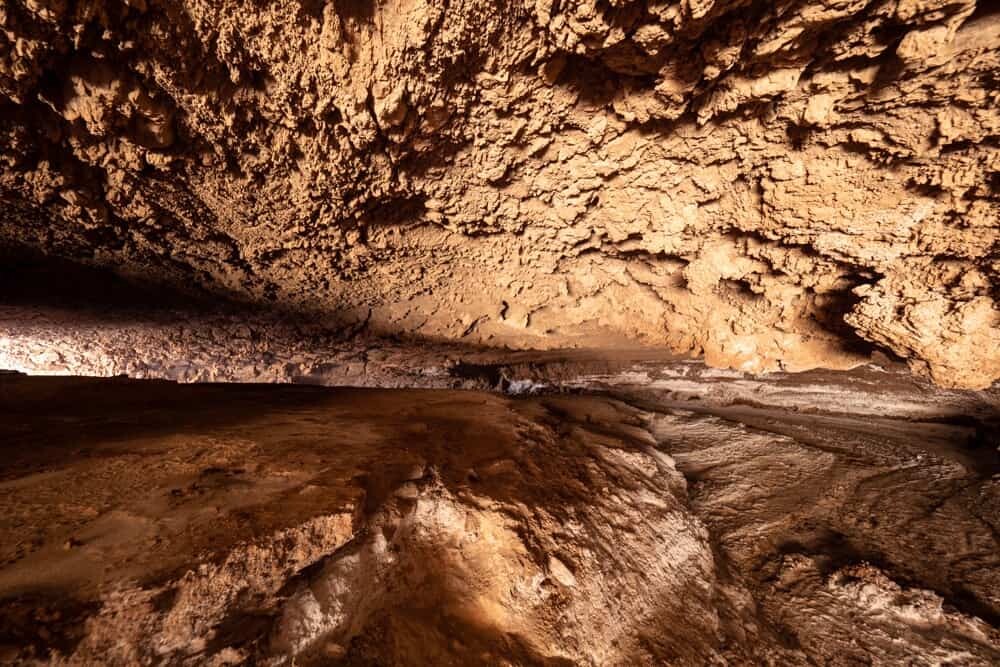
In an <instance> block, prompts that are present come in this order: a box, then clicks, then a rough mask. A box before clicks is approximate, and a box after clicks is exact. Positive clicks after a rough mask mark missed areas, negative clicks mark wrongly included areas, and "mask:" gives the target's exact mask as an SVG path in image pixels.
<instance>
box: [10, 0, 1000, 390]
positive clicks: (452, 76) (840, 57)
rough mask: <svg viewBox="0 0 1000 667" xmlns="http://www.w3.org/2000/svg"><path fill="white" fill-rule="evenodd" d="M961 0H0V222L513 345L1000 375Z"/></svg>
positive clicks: (991, 17) (108, 257)
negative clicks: (649, 349)
mask: <svg viewBox="0 0 1000 667" xmlns="http://www.w3.org/2000/svg"><path fill="white" fill-rule="evenodd" d="M998 76H1000V14H998V12H997V6H996V4H995V3H989V2H979V3H976V2H973V1H970V0H874V1H873V0H822V1H820V2H815V1H814V2H806V1H796V0H783V1H778V2H772V1H763V0H718V1H713V0H681V1H680V2H666V1H658V0H647V1H635V0H495V1H490V2H484V1H482V0H479V1H475V0H381V1H376V0H331V1H328V2H320V1H318V0H278V1H275V2H268V3H260V2H249V1H240V0H224V1H215V0H212V1H211V2H210V1H208V0H123V1H110V2H97V1H94V0H80V1H77V2H74V1H72V0H7V1H6V2H4V3H3V4H2V5H0V146H2V150H0V163H2V166H0V246H4V247H5V248H6V249H7V250H11V251H15V252H21V251H24V250H31V251H42V252H43V253H45V254H47V255H51V256H61V257H66V258H71V259H76V260H80V261H83V262H85V263H91V264H97V265H104V266H111V267H116V268H117V269H118V270H119V271H121V272H122V273H123V274H125V275H129V276H136V277H142V278H144V279H147V280H152V281H156V282H165V283H169V284H172V285H179V286H186V287H192V288H197V289H200V290H207V291H209V292H210V293H213V294H219V295H225V296H227V297H235V298H237V299H240V300H243V301H247V302H250V303H254V304H265V303H274V304H279V305H280V306H281V307H283V308H288V309H293V310H297V311H304V312H307V313H314V314H316V315H317V317H318V318H319V321H322V322H325V323H331V324H337V325H340V324H344V325H347V326H351V327H353V328H355V329H356V328H357V327H360V326H364V327H365V328H366V329H367V330H368V331H370V332H372V333H376V334H379V333H385V334H395V335H407V336H413V337H418V338H421V339H424V340H451V341H455V340H458V341H461V342H463V343H469V344H487V345H495V346H503V345H507V346H512V347H523V348H528V347H532V348H546V347H547V348H552V347H565V346H611V345H622V344H625V343H628V344H636V343H639V344H643V345H652V346H655V347H660V348H670V349H672V350H674V351H676V352H681V353H693V354H702V355H704V357H705V359H706V361H708V363H710V364H713V365H721V366H730V367H734V368H739V369H741V370H744V371H765V370H773V369H777V368H783V369H786V370H802V369H808V368H813V367H818V366H822V367H829V368H843V367H848V366H852V365H856V364H857V363H859V361H860V360H861V359H863V358H864V355H865V354H867V353H868V352H870V351H871V349H872V346H874V347H877V348H879V349H881V350H883V351H887V352H891V353H893V354H895V355H897V356H899V357H902V358H905V359H907V360H908V361H909V363H910V365H911V367H912V368H913V369H914V370H915V371H916V372H918V373H921V374H925V375H929V376H930V377H931V378H932V379H933V380H934V381H935V382H937V383H939V384H942V385H946V386H955V387H967V388H983V387H987V386H989V385H990V384H991V382H993V381H994V380H996V379H997V378H1000V352H998V351H1000V311H998V302H1000V287H998V285H1000V250H998V238H1000V224H998V220H1000V152H998V150H997V146H998V143H1000V113H998V111H997V105H998V101H1000V99H998V96H1000V93H998V89H1000V86H998V83H1000V82H998Z"/></svg>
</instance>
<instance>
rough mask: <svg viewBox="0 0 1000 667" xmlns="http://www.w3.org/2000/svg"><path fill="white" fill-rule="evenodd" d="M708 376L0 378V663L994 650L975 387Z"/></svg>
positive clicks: (991, 513) (878, 658)
mask: <svg viewBox="0 0 1000 667" xmlns="http://www.w3.org/2000/svg"><path fill="white" fill-rule="evenodd" d="M687 366H689V367H693V366H694V364H692V363H690V362H689V363H688V364H687ZM682 370H685V369H682ZM712 373H713V374H714V375H712V374H709V373H705V374H702V375H699V374H697V373H693V372H686V373H679V374H675V375H674V376H673V377H669V378H667V379H666V380H665V381H666V382H668V383H669V382H674V383H676V384H675V385H673V386H674V388H680V387H682V386H683V383H685V382H686V383H687V387H688V390H689V391H697V392H699V393H703V394H704V397H705V400H702V401H697V400H691V396H686V397H681V396H674V395H672V394H670V393H668V391H667V389H668V387H670V386H671V385H669V384H667V385H663V384H657V383H655V382H654V383H650V382H648V381H643V379H642V378H640V377H638V376H637V375H636V374H632V376H631V379H629V378H628V377H625V376H622V377H620V378H618V379H619V381H618V382H617V383H615V384H613V385H611V386H610V387H609V388H610V389H611V391H614V392H617V397H616V398H611V397H610V396H609V395H608V394H605V395H604V396H602V397H595V396H581V395H576V396H551V395H550V396H539V397H532V398H526V399H513V398H509V397H503V396H498V395H496V394H486V393H480V392H470V391H464V392H457V391H425V390H359V389H338V390H331V389H328V388H319V387H302V386H288V385H285V386H277V385H247V384H213V385H209V384H194V385H174V384H171V383H165V382H150V381H136V380H128V379H93V378H32V377H22V376H17V375H8V376H3V375H0V448H2V453H3V456H2V457H0V510H2V512H0V661H3V662H4V663H5V664H7V663H11V664H56V665H59V664H70V665H77V664H96V663H99V664H103V665H136V664H167V665H225V664H260V665H288V664H297V665H371V664H378V665H427V664H459V665H467V664H502V665H593V664H601V665H679V666H687V665H692V666H695V665H698V666H700V665H706V664H711V665H759V664H775V665H816V664H828V665H854V664H907V665H937V664H961V665H975V666H980V665H982V666H983V667H985V666H987V665H994V664H996V663H997V660H998V659H1000V631H998V627H997V619H998V618H1000V577H998V573H1000V550H998V543H997V536H998V530H997V528H998V526H997V520H998V516H1000V514H998V512H997V509H998V508H1000V483H998V478H997V475H996V473H997V471H1000V456H998V452H997V451H996V450H995V448H992V447H990V446H984V445H989V444H990V442H991V441H990V440H989V438H991V437H994V436H995V435H996V433H997V431H996V429H997V428H998V427H1000V423H998V422H997V420H996V416H997V413H996V411H995V410H994V411H993V412H992V413H990V415H992V416H991V417H989V416H988V418H983V417H982V415H980V414H975V413H974V412H972V411H970V410H969V409H968V408H969V405H968V404H967V405H965V406H961V405H960V404H959V403H952V404H951V405H950V406H949V408H950V409H956V408H957V409H958V410H959V411H958V412H956V413H953V414H951V415H950V417H949V414H948V413H949V411H948V410H941V408H942V407H943V406H944V405H945V404H946V403H947V402H948V399H949V397H952V398H953V395H954V394H960V393H965V394H972V393H974V392H955V391H948V390H942V389H928V388H926V387H923V388H916V389H915V388H913V387H909V388H908V386H907V383H909V382H912V381H913V379H912V378H909V377H905V376H904V377H903V378H897V377H890V378H889V379H882V380H881V381H872V379H873V376H865V375H858V374H857V373H856V372H855V373H853V374H852V375H851V376H850V378H845V377H844V374H840V379H841V380H842V381H846V380H850V382H848V383H846V384H845V383H844V382H841V383H838V382H837V381H827V382H823V383H820V384H817V385H815V386H814V385H810V384H803V383H802V382H801V377H802V376H789V377H787V378H785V379H783V380H780V381H777V380H775V382H774V383H773V384H771V383H770V382H760V381H757V382H756V383H755V384H756V385H757V387H756V390H753V389H752V388H748V387H747V386H746V384H745V383H744V382H742V381H727V380H726V379H725V378H726V376H727V375H735V373H732V372H730V371H713V372H712ZM826 374H827V375H834V374H831V373H829V372H826ZM720 377H721V378H722V379H721V380H720ZM772 379H775V378H772ZM886 388H892V389H893V390H894V391H895V392H897V394H896V398H898V399H909V400H910V401H911V403H910V404H906V403H905V400H904V401H903V402H900V403H899V404H896V405H894V404H893V402H892V400H891V398H892V395H890V394H888V393H887V392H886V391H885V389H886ZM727 390H728V391H730V392H731V393H730V394H729V396H730V398H729V399H728V400H726V396H725V394H726V392H727ZM746 391H750V393H751V394H752V396H753V397H754V399H755V402H754V404H753V405H748V404H747V403H746V402H745V401H734V400H733V398H732V397H738V396H741V395H742V393H744V392H746ZM935 395H937V396H935ZM844 396H851V397H855V399H857V400H863V398H864V397H868V398H869V402H870V404H871V405H870V409H869V411H867V412H856V413H854V414H849V415H845V414H843V413H842V412H839V411H841V410H843V408H844V402H843V401H842V400H840V399H842V398H843V397H844ZM720 397H721V398H722V399H723V400H722V401H721V402H720V401H716V400H715V399H716V398H720ZM930 397H936V398H939V399H943V400H938V401H936V403H935V406H933V407H936V408H937V411H931V410H921V409H919V408H920V405H919V404H920V402H921V401H927V400H928V399H929V398H930ZM679 399H682V400H679ZM630 404H631V405H630ZM800 404H801V405H808V406H810V411H809V412H807V411H805V410H802V411H800V410H798V409H788V406H798V405H800ZM635 406H641V409H640V407H635ZM915 406H916V408H917V409H914V407H915ZM977 444H978V445H979V446H969V445H977ZM994 444H995V443H994Z"/></svg>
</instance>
